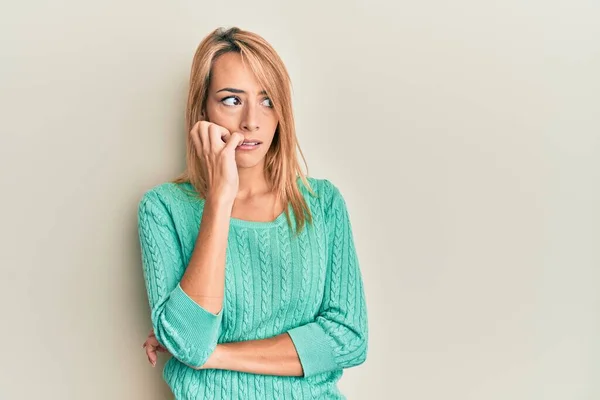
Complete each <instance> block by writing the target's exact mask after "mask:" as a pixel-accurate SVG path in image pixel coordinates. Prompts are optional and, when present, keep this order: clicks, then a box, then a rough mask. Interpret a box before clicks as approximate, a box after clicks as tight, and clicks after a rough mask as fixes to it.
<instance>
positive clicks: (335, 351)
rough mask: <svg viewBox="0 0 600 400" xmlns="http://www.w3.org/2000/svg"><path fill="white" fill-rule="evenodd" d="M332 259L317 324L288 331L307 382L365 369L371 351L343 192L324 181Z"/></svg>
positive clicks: (330, 258)
mask: <svg viewBox="0 0 600 400" xmlns="http://www.w3.org/2000/svg"><path fill="white" fill-rule="evenodd" d="M324 181H325V184H326V188H327V189H328V191H329V192H330V193H331V195H330V196H326V198H328V199H329V200H328V201H327V203H328V204H325V214H326V215H325V219H326V226H327V238H328V240H327V243H328V247H329V256H328V260H327V276H326V280H325V293H324V296H323V302H322V305H321V307H320V310H319V313H318V315H317V317H316V319H315V321H313V322H310V323H308V324H305V325H301V326H298V327H295V328H292V329H291V330H289V331H288V334H289V335H290V337H291V339H292V341H293V343H294V346H295V347H296V351H297V353H298V357H299V358H300V363H301V364H302V369H303V371H304V377H309V376H313V375H316V374H319V373H324V372H329V371H333V370H339V369H343V368H349V367H353V366H356V365H359V364H362V363H363V362H364V361H365V360H366V356H367V348H368V328H367V326H368V323H367V308H366V302H365V293H364V287H363V281H362V276H361V271H360V268H359V262H358V257H357V254H356V250H355V247H354V239H353V234H352V225H351V223H350V218H349V214H348V210H347V208H346V202H345V201H344V198H343V197H342V195H341V193H340V191H339V190H338V188H337V187H336V186H334V185H333V184H332V183H331V182H329V181H328V180H324Z"/></svg>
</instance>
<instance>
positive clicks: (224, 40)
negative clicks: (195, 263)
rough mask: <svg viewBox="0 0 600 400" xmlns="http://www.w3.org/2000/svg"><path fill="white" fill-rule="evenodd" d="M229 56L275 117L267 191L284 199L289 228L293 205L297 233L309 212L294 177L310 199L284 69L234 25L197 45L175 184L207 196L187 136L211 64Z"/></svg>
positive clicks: (201, 104)
mask: <svg viewBox="0 0 600 400" xmlns="http://www.w3.org/2000/svg"><path fill="white" fill-rule="evenodd" d="M228 52H237V53H239V54H240V55H241V56H242V60H245V61H247V62H248V64H249V65H250V68H251V70H252V72H253V73H254V74H255V76H256V78H257V80H258V81H259V82H260V84H261V85H262V86H263V87H264V88H265V90H266V92H267V94H268V96H269V98H270V99H271V101H272V104H273V106H274V110H275V112H276V115H277V118H278V125H277V128H276V130H275V136H274V137H273V141H272V143H271V147H270V148H269V150H268V151H267V154H266V155H265V176H266V179H267V183H268V184H269V185H270V189H271V190H273V191H275V194H276V196H277V198H278V199H281V200H283V202H284V204H285V205H286V207H285V215H286V218H287V222H288V225H289V226H290V227H291V226H292V223H291V219H290V213H289V209H288V206H289V205H291V206H292V210H293V212H294V216H295V219H296V234H299V233H300V231H301V230H302V228H303V227H304V224H305V223H306V222H308V223H312V214H311V211H310V208H309V207H308V205H307V203H306V201H305V199H304V197H303V196H302V194H301V193H300V189H299V187H298V185H297V178H298V177H300V179H301V180H302V183H303V184H304V185H305V186H306V188H307V189H308V190H309V193H310V194H312V195H315V193H314V192H313V190H312V188H311V187H310V184H309V182H308V180H307V179H306V177H307V175H308V166H307V163H306V159H305V158H304V154H303V153H302V150H301V149H300V146H299V144H298V140H297V137H296V128H295V124H294V114H293V111H292V99H291V86H292V85H291V81H290V77H289V74H288V72H287V69H286V68H285V65H284V64H283V61H282V60H281V58H280V57H279V55H278V54H277V53H276V52H275V50H274V49H273V47H271V45H270V44H269V43H268V42H267V41H266V40H265V39H263V38H262V37H260V36H259V35H257V34H255V33H252V32H248V31H244V30H241V29H240V28H237V27H233V28H230V29H224V28H217V29H215V30H214V31H213V32H211V33H210V34H209V35H208V36H206V37H205V38H204V39H203V40H202V42H201V43H200V45H199V46H198V48H197V50H196V53H195V55H194V59H193V62H192V68H191V73H190V86H189V92H188V101H187V108H186V114H185V117H186V118H185V119H186V133H187V145H186V147H187V151H186V170H185V171H184V172H183V173H182V174H181V175H179V176H178V177H177V178H175V179H174V180H173V181H172V182H174V183H190V184H191V185H192V186H193V187H194V189H196V192H197V193H198V195H199V197H200V198H205V197H206V193H207V177H206V168H204V167H203V165H202V164H203V160H201V159H200V158H198V156H197V153H196V150H195V147H194V143H193V141H192V139H191V137H190V135H189V132H190V131H191V129H192V128H193V126H194V124H195V123H196V122H197V121H198V120H199V119H200V118H201V117H200V116H201V115H202V114H204V115H205V114H206V113H205V109H206V100H207V97H208V89H209V87H210V79H211V70H212V66H213V63H214V61H215V60H216V59H217V58H218V57H219V56H221V55H223V54H225V53H228ZM296 149H298V151H299V152H300V155H301V157H302V160H303V161H304V166H305V168H306V171H307V172H306V173H303V172H302V170H301V168H300V164H299V162H298V157H297V155H296Z"/></svg>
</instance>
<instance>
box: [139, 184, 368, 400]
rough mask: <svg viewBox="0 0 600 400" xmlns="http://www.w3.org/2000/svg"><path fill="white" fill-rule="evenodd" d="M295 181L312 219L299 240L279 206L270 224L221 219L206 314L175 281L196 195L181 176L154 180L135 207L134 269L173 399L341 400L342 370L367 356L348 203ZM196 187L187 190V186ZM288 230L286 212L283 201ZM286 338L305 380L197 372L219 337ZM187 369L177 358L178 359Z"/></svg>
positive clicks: (326, 189) (184, 258) (190, 239)
mask: <svg viewBox="0 0 600 400" xmlns="http://www.w3.org/2000/svg"><path fill="white" fill-rule="evenodd" d="M307 179H308V182H309V183H310V185H311V187H312V188H313V191H314V192H315V193H316V194H317V196H316V197H314V196H312V195H311V194H310V193H309V192H308V190H307V189H306V188H305V187H304V185H303V183H302V181H301V180H300V178H298V179H297V184H298V186H299V188H300V191H301V193H302V195H303V196H304V198H305V199H306V200H307V203H308V205H309V207H310V209H311V212H312V215H313V223H312V224H308V223H307V224H306V225H305V227H304V229H303V230H302V232H301V234H300V236H299V237H294V236H293V233H294V231H293V230H292V228H290V227H289V226H288V223H287V219H286V217H285V213H282V214H280V215H279V216H278V217H277V218H276V219H275V220H274V221H270V222H257V221H247V220H242V219H237V218H230V227H229V236H228V244H227V251H226V264H225V298H224V300H223V309H222V310H221V311H220V312H219V313H218V314H213V313H211V312H209V311H208V310H206V309H204V308H203V307H201V306H200V305H199V304H197V303H196V302H194V301H193V300H192V299H191V298H190V297H189V296H188V295H187V294H186V293H185V292H184V291H183V290H182V289H181V286H180V285H179V281H180V280H181V277H182V276H183V273H184V271H185V269H186V266H187V264H188V262H189V260H190V257H191V255H192V251H193V249H194V244H195V241H196V237H197V236H198V228H199V226H200V221H201V217H202V210H203V206H204V200H202V199H199V198H194V197H193V196H190V195H187V194H186V191H184V190H183V189H189V190H192V191H193V190H194V189H193V186H192V185H191V184H189V183H186V184H175V183H171V182H168V183H162V184H159V185H157V186H155V187H153V188H151V189H150V190H148V191H147V192H146V193H144V195H143V196H142V198H141V200H140V202H139V208H138V227H139V239H140V244H141V254H142V265H143V273H144V280H145V285H146V289H147V293H148V300H149V303H150V309H151V319H152V326H153V328H154V331H155V333H156V338H157V339H158V341H159V342H160V343H161V344H163V345H164V346H165V347H166V348H167V349H168V350H169V352H170V353H171V354H172V355H173V357H171V358H170V359H169V361H168V362H167V363H166V364H165V367H164V369H163V373H162V375H163V378H164V379H165V381H166V382H167V384H168V385H169V387H170V388H171V390H172V391H173V393H174V395H175V397H176V399H209V400H212V399H242V400H270V399H275V400H280V399H319V400H323V399H345V398H346V397H345V396H344V395H343V394H342V393H341V392H340V391H339V389H338V387H337V382H338V381H339V379H340V378H341V376H342V373H343V369H344V368H349V367H353V366H355V365H358V364H361V363H363V362H364V361H365V359H366V355H367V347H368V346H367V344H368V343H367V342H368V328H367V309H366V303H365V296H364V287H363V281H362V276H361V271H360V269H359V262H358V258H357V254H356V251H355V247H354V240H353V234H352V228H351V224H350V219H349V213H348V211H347V208H346V203H345V201H344V199H343V197H342V195H341V193H340V191H339V190H338V188H337V187H336V186H334V185H333V184H332V183H331V182H330V181H329V180H327V179H316V178H311V177H308V178H307ZM194 193H195V191H194ZM289 210H290V216H291V217H292V227H293V228H294V229H295V221H294V218H293V215H294V213H293V211H292V207H291V206H289ZM284 332H287V333H289V335H290V337H291V339H292V341H293V343H294V345H295V347H296V351H297V352H298V356H299V359H300V362H301V364H302V368H303V371H304V376H298V377H290V376H278V375H259V374H249V373H243V372H238V371H230V370H219V369H202V370H195V369H193V368H190V367H188V365H191V366H201V365H202V364H204V363H205V362H206V360H207V359H208V357H209V355H210V354H211V352H212V351H213V350H214V348H215V346H216V345H217V343H226V342H240V341H246V340H252V339H263V338H269V337H273V336H276V335H278V334H281V333H284ZM186 364H187V365H186Z"/></svg>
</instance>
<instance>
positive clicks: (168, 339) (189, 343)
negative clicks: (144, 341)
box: [138, 192, 231, 367]
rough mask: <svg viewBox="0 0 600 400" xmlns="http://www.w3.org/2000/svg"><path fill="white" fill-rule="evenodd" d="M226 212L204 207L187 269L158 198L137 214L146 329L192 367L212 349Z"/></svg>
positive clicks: (149, 198) (150, 197) (222, 207)
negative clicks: (149, 323)
mask: <svg viewBox="0 0 600 400" xmlns="http://www.w3.org/2000/svg"><path fill="white" fill-rule="evenodd" d="M228 206H229V204H222V203H211V202H209V201H207V202H206V203H205V208H204V212H203V216H202V223H201V226H200V228H199V233H198V238H197V239H196V244H195V247H194V251H193V253H192V256H191V258H190V262H189V264H188V265H187V266H186V265H184V262H183V256H182V253H181V248H180V244H179V238H178V236H177V233H176V231H175V227H174V224H173V220H172V218H171V215H170V213H169V211H168V209H167V208H166V207H165V205H164V204H163V203H162V201H161V200H160V198H159V197H158V195H157V194H156V193H152V192H150V193H147V194H146V195H145V196H144V197H143V198H142V200H141V201H140V204H139V208H138V226H139V238H140V247H141V251H142V264H143V270H144V280H145V284H146V290H147V292H148V299H149V303H150V309H151V319H152V327H153V329H154V332H155V334H156V338H157V340H158V341H159V343H161V344H162V345H163V346H164V347H165V348H166V349H167V350H168V351H169V352H170V353H171V354H172V355H173V356H174V357H175V358H177V359H179V360H180V361H182V362H183V363H185V364H187V365H189V366H192V367H197V366H200V365H202V364H204V363H205V362H206V360H207V359H208V357H209V356H210V354H211V353H212V352H213V351H214V349H215V347H216V342H217V339H218V335H219V331H220V325H221V320H222V316H223V315H222V301H223V291H224V279H225V278H224V274H225V272H224V271H225V250H226V243H227V242H226V241H227V235H228V232H229V217H230V213H231V210H230V209H228V208H227V207H228ZM182 274H183V277H182V278H181V281H179V277H180V276H182Z"/></svg>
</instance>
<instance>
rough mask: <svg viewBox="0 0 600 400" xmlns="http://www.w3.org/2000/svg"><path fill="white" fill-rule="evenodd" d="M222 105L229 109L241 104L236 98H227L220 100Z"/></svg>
mask: <svg viewBox="0 0 600 400" xmlns="http://www.w3.org/2000/svg"><path fill="white" fill-rule="evenodd" d="M221 102H222V103H223V104H225V105H226V106H229V107H233V106H238V105H240V104H241V102H242V101H241V100H240V98H239V97H237V96H228V97H225V98H224V99H222V100H221Z"/></svg>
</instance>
